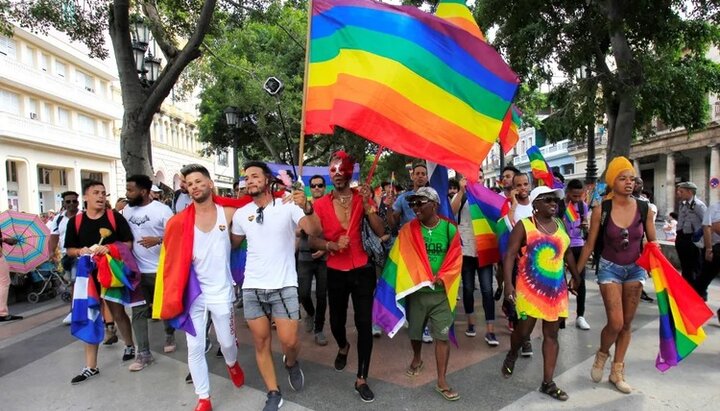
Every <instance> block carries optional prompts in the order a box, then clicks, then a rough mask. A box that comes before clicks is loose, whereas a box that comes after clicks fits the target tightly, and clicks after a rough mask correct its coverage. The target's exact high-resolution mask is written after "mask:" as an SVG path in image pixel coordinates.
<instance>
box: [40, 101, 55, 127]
mask: <svg viewBox="0 0 720 411" xmlns="http://www.w3.org/2000/svg"><path fill="white" fill-rule="evenodd" d="M40 121H44V122H45V123H52V122H53V118H52V106H51V105H50V104H48V103H43V105H42V114H40Z"/></svg>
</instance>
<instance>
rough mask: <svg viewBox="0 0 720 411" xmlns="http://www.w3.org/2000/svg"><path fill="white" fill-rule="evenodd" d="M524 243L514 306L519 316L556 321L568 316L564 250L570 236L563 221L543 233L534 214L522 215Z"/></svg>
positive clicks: (568, 244) (566, 247)
mask: <svg viewBox="0 0 720 411" xmlns="http://www.w3.org/2000/svg"><path fill="white" fill-rule="evenodd" d="M521 221H522V224H523V226H524V227H525V240H526V245H525V247H523V249H522V257H520V262H519V264H518V276H517V285H516V287H515V293H516V308H517V313H518V317H519V318H521V319H524V318H527V317H533V318H538V319H542V320H546V321H557V320H558V319H559V318H560V317H564V318H567V316H568V290H567V284H566V282H565V251H566V250H567V249H568V247H569V246H570V237H568V235H567V233H566V232H565V229H564V226H563V224H562V222H560V221H559V220H557V219H556V223H557V225H558V229H557V230H556V231H555V233H553V234H545V233H543V232H542V231H540V230H538V228H537V227H536V226H535V224H534V219H533V218H525V219H522V220H521Z"/></svg>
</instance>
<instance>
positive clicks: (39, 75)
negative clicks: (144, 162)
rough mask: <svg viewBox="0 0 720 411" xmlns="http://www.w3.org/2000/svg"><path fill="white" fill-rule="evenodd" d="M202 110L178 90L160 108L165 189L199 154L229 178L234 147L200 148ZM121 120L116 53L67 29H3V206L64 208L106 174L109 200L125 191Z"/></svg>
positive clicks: (159, 165) (160, 175) (159, 176)
mask: <svg viewBox="0 0 720 411" xmlns="http://www.w3.org/2000/svg"><path fill="white" fill-rule="evenodd" d="M194 113H195V109H194V105H192V104H181V103H178V102H175V101H174V100H173V99H172V96H171V97H170V98H168V100H167V101H166V102H165V103H164V104H163V107H162V109H161V111H160V112H159V113H157V114H156V115H155V119H154V121H153V124H152V127H151V130H150V133H151V138H152V145H153V159H152V164H153V169H154V170H155V175H154V176H152V177H153V178H154V179H155V182H156V183H157V184H158V185H161V186H163V187H164V188H165V190H166V191H167V192H169V191H172V190H177V189H178V188H179V186H180V174H179V171H180V169H181V168H182V166H183V165H185V164H189V163H200V164H203V165H204V166H205V167H206V168H208V170H210V172H211V173H212V174H213V175H214V177H215V181H216V185H218V186H219V187H222V188H231V187H232V175H233V173H232V168H231V167H229V163H231V162H230V161H229V159H228V157H229V155H228V154H223V155H219V156H211V157H203V156H201V155H200V153H201V151H202V149H203V148H204V146H203V144H202V143H200V142H199V140H198V131H197V128H196V125H195V122H196V117H195V114H194ZM121 120H122V103H121V99H120V89H119V82H118V78H117V67H116V64H115V61H114V59H113V58H112V57H111V58H108V59H107V60H104V61H101V60H96V59H91V58H89V57H88V52H87V50H86V49H85V48H84V46H83V45H81V44H77V43H71V42H70V41H69V40H68V39H67V38H66V37H65V36H64V35H62V34H60V33H50V34H49V35H47V36H39V35H35V34H32V33H29V32H27V31H25V30H23V29H20V28H15V34H14V36H13V37H12V38H8V37H3V36H0V160H1V161H2V163H3V167H0V210H2V209H5V208H6V204H7V208H12V209H16V210H21V211H26V212H31V213H44V212H47V211H50V210H59V209H60V207H61V203H60V193H62V192H64V191H67V190H72V191H76V192H80V191H81V187H82V182H83V180H87V179H92V180H99V181H102V182H103V183H104V184H105V186H106V187H107V191H108V193H109V200H110V201H111V203H114V201H115V200H116V199H117V198H119V197H123V196H124V195H125V177H126V173H125V170H124V168H123V166H122V163H121V161H120V139H119V135H120V126H121V124H122V122H121Z"/></svg>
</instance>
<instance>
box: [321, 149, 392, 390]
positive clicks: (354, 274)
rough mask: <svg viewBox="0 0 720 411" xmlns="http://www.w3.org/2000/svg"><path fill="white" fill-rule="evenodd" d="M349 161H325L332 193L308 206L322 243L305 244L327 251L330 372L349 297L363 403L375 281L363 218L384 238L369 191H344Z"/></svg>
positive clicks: (341, 342) (342, 156) (343, 358)
mask: <svg viewBox="0 0 720 411" xmlns="http://www.w3.org/2000/svg"><path fill="white" fill-rule="evenodd" d="M352 172H353V160H352V158H350V156H348V155H347V154H346V153H345V152H343V151H338V152H336V153H335V154H333V156H332V158H331V159H330V179H332V182H333V185H334V186H335V189H334V190H333V191H332V192H331V193H329V194H327V195H325V196H324V197H322V198H320V199H318V200H317V201H315V204H314V207H315V212H316V213H317V215H318V217H320V223H321V225H322V229H323V237H324V238H325V239H321V238H317V237H311V239H310V245H311V247H313V248H314V249H316V250H325V251H327V252H328V258H327V289H328V296H329V306H330V328H331V330H332V334H333V337H335V340H336V341H337V344H338V347H339V348H340V349H339V351H338V354H337V357H336V358H335V369H336V370H337V371H342V370H343V369H345V365H346V364H347V356H348V353H349V351H350V344H349V343H348V341H347V336H346V334H345V323H346V321H347V308H348V298H349V297H350V296H351V295H352V299H353V309H354V310H355V328H357V332H358V347H357V352H358V372H357V379H356V381H355V390H356V391H357V392H358V394H360V398H361V399H362V400H363V401H364V402H372V401H373V400H374V399H375V395H374V394H373V392H372V391H371V390H370V387H369V386H368V384H367V377H368V370H369V368H370V356H371V354H372V346H373V337H372V305H373V293H374V291H375V284H376V282H377V280H376V277H375V268H374V267H373V266H372V263H371V260H370V259H369V258H368V255H367V253H366V252H365V249H364V248H363V242H362V236H361V234H360V231H361V229H362V224H363V218H366V217H367V219H368V221H369V222H370V225H371V227H372V230H373V231H374V232H375V234H377V235H378V236H381V235H383V234H384V231H385V229H384V224H383V221H382V219H381V218H380V217H379V216H378V215H377V209H376V207H375V202H374V201H372V197H371V195H372V190H371V189H370V187H368V186H367V185H363V186H362V187H360V189H359V190H353V189H351V188H350V185H349V184H350V178H351V177H352Z"/></svg>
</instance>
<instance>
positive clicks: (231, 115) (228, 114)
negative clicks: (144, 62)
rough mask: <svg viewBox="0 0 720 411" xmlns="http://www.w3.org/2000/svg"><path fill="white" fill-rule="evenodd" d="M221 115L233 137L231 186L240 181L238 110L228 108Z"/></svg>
mask: <svg viewBox="0 0 720 411" xmlns="http://www.w3.org/2000/svg"><path fill="white" fill-rule="evenodd" d="M223 113H224V114H225V122H226V123H227V125H228V127H230V132H231V133H232V135H233V143H232V145H233V147H232V149H233V161H232V165H233V184H235V183H237V182H238V181H240V166H239V164H238V146H239V145H240V143H239V135H238V132H237V128H238V127H239V123H240V121H239V120H240V110H238V109H237V107H228V108H226V109H225V110H223Z"/></svg>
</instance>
